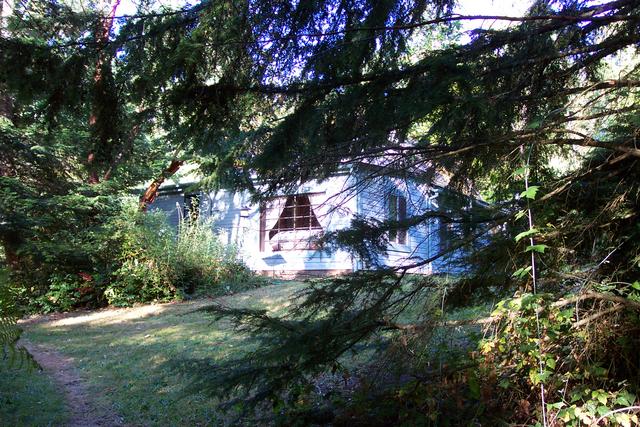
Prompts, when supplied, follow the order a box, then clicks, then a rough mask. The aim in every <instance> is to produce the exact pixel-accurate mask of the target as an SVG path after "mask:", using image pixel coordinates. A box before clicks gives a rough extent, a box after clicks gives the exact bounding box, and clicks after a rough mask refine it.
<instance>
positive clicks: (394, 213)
mask: <svg viewBox="0 0 640 427" xmlns="http://www.w3.org/2000/svg"><path fill="white" fill-rule="evenodd" d="M388 208H389V210H388V212H389V220H391V221H397V220H398V197H397V196H396V195H395V194H389V207H388ZM397 237H398V232H397V230H396V229H395V228H394V229H391V230H389V241H390V242H395V241H396V238H397Z"/></svg>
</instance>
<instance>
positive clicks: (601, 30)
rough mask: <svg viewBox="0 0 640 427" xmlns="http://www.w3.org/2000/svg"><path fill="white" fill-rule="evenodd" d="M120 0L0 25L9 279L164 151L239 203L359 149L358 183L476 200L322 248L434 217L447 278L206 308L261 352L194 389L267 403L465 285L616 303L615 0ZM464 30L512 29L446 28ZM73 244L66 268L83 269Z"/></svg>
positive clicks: (629, 254)
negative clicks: (415, 183)
mask: <svg viewBox="0 0 640 427" xmlns="http://www.w3.org/2000/svg"><path fill="white" fill-rule="evenodd" d="M118 5H119V2H118V1H117V0H116V1H114V2H112V3H104V4H100V3H99V4H95V5H93V4H92V5H83V7H79V6H77V5H75V4H72V3H69V4H67V3H65V2H51V1H48V0H33V1H28V2H21V3H19V4H16V5H15V6H14V7H13V10H12V13H11V15H10V16H9V17H8V18H7V19H6V23H5V25H3V28H2V34H1V37H0V105H1V106H2V111H1V113H2V114H1V116H2V117H0V141H2V153H1V154H0V183H1V185H0V192H1V193H0V194H1V197H2V207H1V208H0V238H1V240H2V242H3V246H4V251H5V255H6V258H7V261H8V263H9V264H14V266H15V267H16V268H20V267H19V264H20V263H24V262H26V261H25V258H24V256H21V254H25V253H28V254H31V258H30V260H29V263H34V262H35V263H36V264H37V263H38V262H40V261H35V260H34V259H35V258H37V257H35V256H34V255H33V254H37V253H40V254H42V253H50V252H51V251H48V250H47V249H46V248H45V247H44V246H46V245H44V243H43V242H49V243H51V242H50V240H49V238H50V237H51V236H56V238H59V239H61V241H63V242H65V243H68V242H72V241H73V239H71V238H70V235H69V234H70V233H71V234H73V231H70V227H71V226H73V227H76V229H86V228H87V227H94V226H95V227H99V225H100V223H101V215H109V213H108V209H107V205H108V204H107V203H106V202H105V203H104V204H101V203H102V202H103V201H104V199H102V198H103V197H105V196H107V195H112V194H116V193H118V192H124V191H127V189H128V188H130V187H131V186H132V185H136V184H138V185H140V184H141V183H143V182H148V181H151V180H154V179H155V181H154V182H155V184H154V185H155V187H154V186H152V187H150V189H151V190H150V191H149V192H148V194H146V195H145V197H148V200H143V205H144V204H146V203H148V202H150V201H152V200H153V197H154V194H153V193H154V191H156V189H157V186H158V185H159V184H161V183H162V181H163V180H164V179H165V178H167V177H168V176H169V175H171V174H172V173H174V172H175V171H176V170H177V169H178V168H179V167H180V165H181V164H182V163H183V162H191V163H195V164H198V165H199V168H200V170H201V171H202V172H203V173H204V174H205V175H206V178H205V180H204V181H203V185H205V186H209V187H214V188H231V189H237V190H249V191H251V192H252V194H253V195H254V196H255V198H256V199H264V198H267V197H269V196H272V195H273V194H276V193H277V192H279V191H283V190H284V191H286V190H291V189H292V188H295V187H296V186H297V185H299V184H300V183H301V182H304V181H306V180H309V179H323V178H326V177H329V176H331V175H332V174H334V173H335V172H336V171H338V170H339V169H340V168H342V167H343V166H344V165H345V164H354V163H358V162H375V163H376V165H378V166H379V168H378V171H379V172H378V173H377V174H374V176H372V177H371V179H374V178H376V177H377V176H380V175H390V174H394V175H401V176H402V175H404V176H408V175H410V176H412V177H416V178H419V179H421V180H423V181H424V182H427V183H431V182H433V180H434V177H435V176H436V175H446V176H447V177H448V185H449V186H450V187H451V188H452V189H455V190H456V191H458V192H462V193H467V194H472V195H473V196H477V195H478V194H481V195H482V196H483V197H484V198H485V199H486V200H487V201H489V202H490V204H489V205H487V206H483V207H482V209H479V210H477V211H476V210H472V211H463V210H460V211H459V212H440V211H427V212H419V213H417V214H416V215H415V216H414V217H413V218H407V219H406V220H405V221H406V224H398V223H397V222H394V221H384V222H381V223H380V224H376V225H375V226H373V227H372V225H371V224H369V223H365V222H358V221H354V223H353V227H352V229H350V230H345V231H343V232H338V233H335V234H333V235H330V236H327V238H326V242H325V243H326V244H327V245H328V246H330V245H332V244H337V245H342V246H347V247H349V246H351V249H352V250H354V251H362V248H363V247H366V248H377V249H378V250H384V246H385V236H387V234H386V233H387V232H388V231H389V230H391V229H393V228H394V227H398V226H403V225H416V224H419V223H422V222H426V221H429V220H430V219H432V218H434V217H439V218H441V219H442V220H443V221H444V222H447V223H449V224H451V226H452V227H454V228H457V229H459V230H460V233H459V234H460V237H459V238H458V239H454V240H452V241H451V242H450V245H449V247H448V248H444V250H443V251H442V253H439V254H437V255H436V257H446V256H447V254H448V253H450V252H451V251H453V250H456V249H459V248H462V247H464V248H466V249H465V254H466V256H465V258H464V260H462V262H463V264H464V271H465V274H464V275H462V276H461V277H460V278H459V280H457V281H456V282H455V284H452V285H447V286H446V289H445V288H444V287H443V285H441V284H439V282H437V280H434V279H433V278H422V279H415V278H408V276H407V272H408V270H410V269H409V267H403V268H399V269H398V268H396V269H382V270H379V271H375V272H370V273H359V274H354V275H352V276H348V277H346V278H343V279H338V280H333V281H330V282H329V283H323V284H318V285H317V286H311V287H310V288H309V290H308V291H306V292H305V293H304V294H303V295H301V297H300V298H301V299H300V300H299V304H298V305H297V307H296V308H295V309H294V310H293V311H292V313H291V314H290V315H288V317H285V318H273V317H270V316H268V315H267V314H266V313H264V312H252V311H234V310H225V309H220V310H218V311H219V312H222V313H224V314H226V315H231V316H233V317H235V318H236V320H237V322H238V324H239V325H242V326H243V327H244V328H246V329H249V330H251V331H253V332H254V333H257V334H259V335H260V336H262V337H264V346H262V347H261V348H260V349H259V350H257V351H256V352H255V354H253V355H252V357H251V358H246V359H243V360H238V361H234V364H233V366H232V365H230V366H225V367H218V368H219V369H218V370H214V371H209V375H205V374H203V376H202V383H201V384H200V386H202V387H204V388H207V389H211V390H216V391H219V390H220V388H222V389H224V390H227V391H235V390H237V388H238V387H239V386H244V387H246V388H247V390H248V391H249V392H250V393H253V396H254V397H255V398H264V397H272V398H273V397H274V396H281V395H282V394H281V393H282V392H283V391H284V390H287V389H289V390H290V389H291V386H292V384H303V383H305V382H308V380H309V374H310V373H318V372H321V371H323V370H326V369H327V368H331V367H336V366H339V360H340V357H341V356H343V355H344V354H345V353H346V352H347V351H349V350H350V349H353V348H354V346H356V345H357V344H358V343H360V342H362V341H363V340H365V339H367V338H369V337H371V336H372V335H374V334H376V333H378V332H380V331H382V330H395V331H399V332H398V333H399V334H401V335H402V334H407V333H414V336H415V335H416V334H415V333H416V332H417V331H425V330H426V329H428V328H429V327H430V326H429V325H433V324H434V322H437V321H438V316H437V306H436V305H429V306H426V307H425V308H424V312H423V313H422V315H421V318H420V320H421V323H420V322H418V323H416V324H412V325H411V326H410V327H408V326H406V325H404V326H403V325H400V324H399V323H398V322H396V320H397V319H398V317H399V316H400V315H401V313H402V312H403V311H404V310H405V309H406V307H407V306H409V305H411V304H412V303H414V302H415V301H418V300H421V298H422V299H424V298H427V297H426V296H427V295H436V294H437V295H441V294H442V293H443V292H447V293H448V294H447V295H448V297H447V298H448V301H450V302H451V304H452V305H456V304H463V303H465V302H468V301H469V295H471V294H472V293H473V292H480V293H482V292H493V293H494V294H495V295H500V296H505V295H508V294H513V293H514V292H517V295H522V294H526V293H531V292H532V293H533V294H536V295H537V294H539V293H541V292H542V293H544V295H547V294H550V295H552V296H551V297H546V296H545V297H540V298H543V299H544V298H550V300H549V301H548V304H554V303H553V302H551V300H555V301H556V302H557V301H558V300H559V299H560V298H561V297H562V296H563V295H565V294H567V293H576V294H580V293H581V292H582V291H583V290H585V288H589V289H592V288H593V289H595V288H594V286H595V287H596V288H597V286H600V288H598V289H602V286H604V284H607V285H606V286H613V287H612V288H607V289H609V291H610V292H613V293H614V294H615V295H616V296H617V297H620V298H623V297H624V298H628V297H629V295H630V293H632V292H635V291H633V290H632V287H630V286H631V284H632V283H634V281H635V280H637V275H638V270H639V268H640V253H639V251H638V245H637V241H638V238H639V237H640V236H639V234H640V228H638V214H639V202H640V187H639V185H638V183H639V182H640V180H639V178H640V177H639V176H638V172H639V171H640V168H638V160H639V158H640V149H638V147H637V141H636V139H637V135H638V129H639V121H638V103H637V90H638V87H639V86H640V83H639V82H640V80H639V71H638V60H637V49H638V44H639V42H640V32H639V31H640V27H639V25H640V13H639V6H638V3H637V2H636V1H632V0H611V1H606V2H592V1H576V0H561V1H544V0H536V1H533V2H532V4H531V6H530V8H529V10H528V12H527V13H526V15H524V16H461V15H458V14H455V13H454V10H455V9H454V6H455V5H454V2H452V1H445V0H442V1H440V0H434V1H395V0H384V1H366V0H363V1H351V2H346V1H342V0H326V1H318V2H291V1H288V0H282V1H271V2H260V1H244V0H242V1H240V0H237V1H236V0H230V1H223V2H209V1H202V2H198V3H196V4H194V5H185V6H184V7H182V8H178V9H175V8H170V7H162V6H158V5H156V4H153V3H146V2H142V3H140V4H139V5H138V9H137V11H136V13H135V14H132V15H119V14H118ZM483 20H495V21H499V22H508V23H509V25H506V26H504V27H501V28H498V29H492V28H482V27H479V28H477V29H475V30H473V31H470V32H469V33H468V34H466V36H465V35H463V34H461V25H462V23H467V22H482V21H483ZM467 38H468V40H467ZM254 177H259V178H260V182H261V183H262V185H259V186H257V185H256V184H255V179H254ZM349 191H354V192H357V191H359V188H353V189H349ZM59 206H65V209H64V210H58V207H59ZM109 206H111V205H109ZM69 216H71V217H73V218H74V221H71V222H69V221H67V220H66V218H69ZM523 233H524V234H523ZM480 241H481V243H482V244H478V243H479V242H480ZM363 242H364V243H365V245H363V244H362V243H363ZM83 244H84V243H83ZM80 247H82V245H78V246H75V248H80ZM29 248H31V249H29ZM34 248H35V249H34ZM74 253H75V254H76V255H77V254H80V255H79V258H77V257H76V258H73V257H71V258H69V257H66V259H72V261H68V262H69V263H70V264H71V265H72V266H73V265H75V266H77V265H83V267H82V268H84V269H90V268H91V266H90V264H91V263H93V262H95V259H96V258H95V256H90V255H87V254H88V253H90V251H88V250H86V249H78V250H75V251H74ZM434 259H435V258H434ZM431 261H433V259H428V260H418V261H416V265H419V264H420V263H428V262H431ZM457 261H458V262H460V261H461V260H459V259H457ZM22 268H24V267H22ZM71 268H73V267H71ZM514 272H516V274H515V275H513V273H514ZM635 283H637V282H635ZM612 284H613V285H612ZM616 284H618V285H616ZM633 289H635V288H633ZM443 298H444V297H443ZM535 298H538V297H535V295H534V300H535ZM427 299H429V298H427ZM605 300H606V299H605ZM536 301H538V300H536ZM545 301H547V300H544V301H538V302H536V304H538V303H539V304H541V305H544V304H546V303H545ZM548 304H547V305H548ZM620 304H622V308H624V309H626V308H628V307H629V304H627V303H620ZM519 307H521V306H519ZM549 307H556V308H557V306H553V305H550V306H549ZM622 308H621V309H622ZM621 309H620V310H621ZM522 310H525V309H524V308H522ZM536 310H538V309H537V308H535V309H533V311H530V312H528V315H532V313H534V312H535V316H538V314H539V312H540V311H536ZM556 314H557V313H556ZM523 316H524V315H523ZM631 317H632V316H631ZM631 317H628V318H624V320H622V321H623V323H624V324H625V325H629V322H631V324H635V323H633V319H631ZM536 319H538V318H537V317H536ZM630 319H631V320H630ZM577 322H579V321H577ZM625 322H626V323H625ZM537 324H538V327H537V328H536V329H535V333H536V334H538V335H540V334H541V333H542V332H541V329H540V326H539V322H538V323H537ZM567 325H569V323H567V324H562V325H561V326H562V327H563V328H564V327H565V326H567ZM635 325H636V326H637V324H635ZM569 326H570V325H569ZM558 328H560V326H558ZM632 329H633V328H632ZM634 330H635V331H637V327H636V329H634ZM609 332H610V333H611V334H613V335H611V336H615V337H617V338H620V335H616V333H615V331H613V330H611V329H610V330H609V331H608V333H609ZM567 333H568V332H567ZM636 333H637V332H634V334H636ZM633 337H635V338H632V339H636V338H637V336H636V335H633ZM538 338H539V339H541V338H540V337H538ZM316 343H322V344H321V345H316ZM574 344H575V342H574V343H573V344H572V345H574ZM620 346H621V347H615V348H614V347H611V348H609V350H610V351H605V352H604V353H606V354H605V355H603V354H602V353H598V355H597V356H593V357H594V358H599V359H598V360H600V361H603V363H604V362H607V361H609V362H611V361H616V362H619V360H618V359H616V357H617V356H614V353H616V352H617V353H618V354H629V353H628V350H629V348H628V347H625V346H624V345H622V344H620ZM620 348H622V350H621V349H620ZM537 351H538V352H539V353H543V352H544V351H543V349H542V347H540V346H538V350H537ZM545 351H549V352H551V351H552V350H550V349H546V350H545ZM625 352H626V353H625ZM496 357H498V356H496ZM537 357H538V359H540V360H541V357H542V356H540V354H538V356H537ZM538 359H536V360H538ZM541 363H542V362H541ZM576 363H577V362H576ZM611 363H612V366H613V365H614V363H613V362H611ZM554 364H555V362H554ZM533 365H534V366H536V364H535V363H534V364H533ZM540 366H542V365H540ZM502 368H504V369H507V368H505V367H502ZM502 368H501V369H502ZM637 368H638V366H637V362H633V363H632V362H628V363H627V362H625V363H622V362H620V363H615V368H612V369H611V372H610V373H609V376H610V380H611V382H612V383H613V382H615V381H618V382H620V381H622V382H625V381H631V380H630V378H631V377H630V375H631V374H630V373H631V372H633V370H634V369H636V372H637ZM220 369H221V370H222V372H223V373H225V374H227V375H221V374H220V372H221V371H220ZM211 372H214V374H213V375H211ZM501 372H502V371H501ZM205 373H206V371H205ZM505 375H507V374H505ZM634 378H635V377H634ZM532 381H533V380H532ZM572 381H573V380H572ZM585 381H586V380H585ZM633 381H635V382H634V384H635V386H637V379H635V380H633ZM540 382H542V383H543V384H544V381H543V380H539V379H538V380H537V382H536V381H533V384H534V385H535V386H536V387H534V388H536V389H537V387H538V386H539V384H540ZM523 387H524V386H523ZM554 387H555V388H554ZM603 387H604V386H603ZM549 389H550V393H551V394H552V395H553V393H558V392H559V391H558V387H557V386H554V385H549ZM542 408H543V409H542V419H543V420H544V423H545V424H546V422H547V419H546V413H545V409H544V408H545V406H544V400H543V404H542ZM523 417H524V415H523ZM538 419H540V418H538Z"/></svg>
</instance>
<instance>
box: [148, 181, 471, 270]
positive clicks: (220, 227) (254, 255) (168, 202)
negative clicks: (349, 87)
mask: <svg viewBox="0 0 640 427" xmlns="http://www.w3.org/2000/svg"><path fill="white" fill-rule="evenodd" d="M298 193H300V194H303V193H313V194H314V197H313V200H314V201H313V202H312V203H313V205H314V210H315V211H316V215H317V216H318V220H319V221H320V224H321V226H322V228H323V231H325V232H326V231H334V230H340V229H344V228H348V227H349V226H350V223H351V220H352V219H353V217H354V216H355V215H356V214H359V215H362V216H364V217H368V218H373V219H378V220H384V219H386V218H387V215H388V213H389V212H388V204H387V203H388V195H389V194H391V193H393V194H396V195H402V196H404V197H405V198H406V201H407V217H411V216H412V215H416V214H420V213H422V212H424V211H426V210H428V209H431V208H433V209H445V208H446V207H447V206H449V205H451V203H453V202H451V201H449V200H448V199H449V198H450V197H449V196H447V194H448V193H447V192H445V191H442V190H441V189H439V188H436V187H429V186H427V185H425V184H421V183H418V182H416V181H414V180H410V179H401V178H393V177H376V178H371V176H370V172H367V171H362V170H360V171H358V172H354V173H353V174H346V173H345V174H343V175H337V176H334V177H331V178H329V179H327V180H324V181H322V182H316V181H312V182H309V183H306V184H305V185H303V186H301V187H300V188H299V189H298ZM185 194H188V193H185V191H184V187H183V188H182V189H181V188H180V187H177V188H175V187H174V188H171V189H170V190H165V191H163V192H162V193H161V195H160V196H159V197H158V198H157V199H156V201H155V202H154V203H153V204H152V205H151V207H150V209H159V210H163V211H165V212H167V214H168V217H169V221H170V222H171V224H173V225H175V226H177V225H178V222H179V218H180V217H181V215H182V214H181V211H183V209H184V203H185V200H184V196H185ZM199 196H200V211H201V215H202V216H203V217H210V218H212V219H213V224H214V228H215V229H216V231H217V232H218V234H219V236H220V238H221V240H222V241H223V242H224V243H225V244H229V245H235V246H237V248H238V250H239V253H240V255H241V257H242V259H243V261H244V262H245V263H246V264H247V266H248V267H249V268H251V269H252V270H254V271H257V272H260V273H261V274H265V275H269V276H278V277H287V278H294V277H300V276H316V275H317V276H321V275H328V274H342V273H346V272H350V271H355V270H361V269H367V268H374V266H367V265H365V264H364V263H363V262H362V261H361V260H358V259H355V258H354V257H353V256H351V255H350V254H349V253H347V252H345V251H342V250H339V251H336V252H334V253H332V254H327V253H325V252H322V251H319V250H292V251H286V250H282V251H274V250H272V248H271V245H269V244H266V245H264V251H261V250H260V208H259V206H258V204H257V203H252V202H251V200H250V197H249V194H248V193H246V192H245V193H231V192H228V191H218V192H212V193H200V194H199ZM466 200H468V199H466ZM454 204H455V203H454ZM449 207H451V209H457V208H459V207H457V206H453V205H452V206H449ZM445 210H446V209H445ZM449 228H451V226H448V225H447V224H442V223H441V221H439V220H437V219H433V220H430V221H427V222H426V223H424V224H421V225H419V226H415V227H411V228H409V229H408V231H407V239H406V244H398V243H391V244H390V245H389V248H388V251H387V254H384V255H380V256H378V259H377V262H378V264H379V265H384V266H400V265H410V264H413V263H416V262H420V261H422V260H426V259H429V258H430V257H432V256H434V255H436V254H438V253H439V252H440V251H442V250H443V249H444V248H446V245H447V243H448V241H449V240H451V238H450V237H451V236H450V235H451V234H452V232H455V230H449ZM459 253H460V251H458V253H457V255H459ZM454 255H456V254H454ZM449 261H450V259H439V260H436V261H434V262H433V263H428V264H425V265H423V266H421V267H419V268H416V269H413V270H411V272H414V273H420V274H431V273H434V272H437V273H442V272H449V271H450V266H449Z"/></svg>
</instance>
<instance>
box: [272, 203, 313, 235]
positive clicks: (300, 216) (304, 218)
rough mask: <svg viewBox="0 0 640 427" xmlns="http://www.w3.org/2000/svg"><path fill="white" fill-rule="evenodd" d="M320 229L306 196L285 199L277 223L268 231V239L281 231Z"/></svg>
mask: <svg viewBox="0 0 640 427" xmlns="http://www.w3.org/2000/svg"><path fill="white" fill-rule="evenodd" d="M317 229H322V227H321V226H320V222H318V218H316V214H315V213H314V212H313V209H312V208H311V201H310V200H309V196H307V195H306V194H300V195H296V196H289V197H287V201H286V202H285V204H284V209H283V210H282V213H281V214H280V216H279V217H278V222H276V225H274V226H273V228H272V229H271V230H269V239H271V238H273V237H274V236H275V235H276V234H278V233H280V232H283V231H294V230H317Z"/></svg>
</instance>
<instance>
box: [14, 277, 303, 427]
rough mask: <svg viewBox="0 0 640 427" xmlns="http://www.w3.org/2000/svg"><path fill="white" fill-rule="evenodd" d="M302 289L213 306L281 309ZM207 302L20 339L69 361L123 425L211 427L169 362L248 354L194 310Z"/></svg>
mask: <svg viewBox="0 0 640 427" xmlns="http://www.w3.org/2000/svg"><path fill="white" fill-rule="evenodd" d="M301 286H303V285H301V284H299V283H287V284H280V285H276V286H266V287H263V288H260V289H255V290H253V291H250V292H246V293H243V294H238V295H235V296H229V297H224V298H220V299H217V300H215V302H216V303H220V302H222V303H224V304H225V305H229V306H239V307H260V308H266V309H267V310H272V311H281V310H283V309H285V308H286V306H287V304H288V301H289V299H290V296H291V295H292V293H293V292H295V291H296V290H298V289H300V287H301ZM213 302H214V301H212V300H198V301H193V302H190V303H182V304H158V305H150V306H144V307H136V308H131V309H119V310H108V311H99V312H94V313H84V314H78V315H76V316H72V317H68V318H65V319H58V320H52V321H49V322H40V323H39V322H34V323H32V324H27V325H26V326H25V330H26V331H25V337H26V338H27V339H29V340H30V341H31V342H33V343H35V344H41V345H46V346H51V347H53V348H55V349H57V350H58V351H59V352H61V353H63V354H65V355H69V356H71V357H73V358H74V360H75V365H76V366H77V368H78V369H79V371H80V374H81V376H82V377H83V378H84V379H85V380H86V381H87V383H88V386H89V390H90V392H91V393H92V394H93V395H94V396H95V398H96V401H97V402H98V404H99V405H100V406H104V407H111V408H112V410H113V411H116V412H117V413H118V415H120V416H122V417H123V418H124V420H125V422H126V423H127V424H130V425H145V426H147V425H163V426H164V425H216V424H222V423H224V420H225V418H224V417H225V415H224V414H221V413H219V412H218V410H217V403H218V402H216V401H215V400H212V399H211V398H209V397H207V396H204V395H201V394H190V393H185V387H186V386H187V385H188V384H189V383H190V382H191V380H192V379H193V378H192V377H191V374H190V373H189V372H188V371H185V370H183V369H180V370H177V369H175V363H173V362H175V361H177V360H178V361H179V360H201V361H203V362H205V361H207V362H213V363H216V362H221V361H224V360H226V359H228V358H230V357H237V356H238V355H239V354H241V353H242V352H245V351H248V350H249V349H251V342H250V341H251V339H250V338H249V337H247V336H243V335H241V334H240V333H239V332H237V331H236V330H235V329H233V328H231V325H230V323H229V322H228V321H226V320H220V321H215V319H214V318H213V317H211V316H210V315H208V314H206V313H204V312H202V311H197V309H199V308H202V307H204V306H206V305H207V304H211V303H213Z"/></svg>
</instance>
